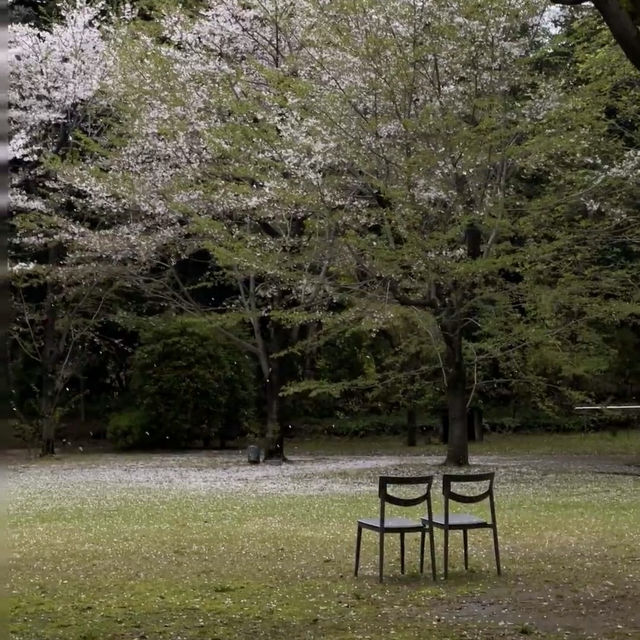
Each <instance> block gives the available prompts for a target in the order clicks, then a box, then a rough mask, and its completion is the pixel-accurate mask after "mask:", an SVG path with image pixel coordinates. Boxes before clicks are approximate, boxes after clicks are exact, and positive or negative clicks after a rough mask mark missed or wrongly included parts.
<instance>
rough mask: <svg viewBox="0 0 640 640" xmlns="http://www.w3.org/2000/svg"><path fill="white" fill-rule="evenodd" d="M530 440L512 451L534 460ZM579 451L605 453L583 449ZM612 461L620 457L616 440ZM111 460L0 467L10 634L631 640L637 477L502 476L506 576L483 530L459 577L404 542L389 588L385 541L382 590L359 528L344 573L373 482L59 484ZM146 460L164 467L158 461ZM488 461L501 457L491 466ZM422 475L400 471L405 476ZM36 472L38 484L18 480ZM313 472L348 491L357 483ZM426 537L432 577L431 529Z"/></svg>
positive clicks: (197, 463)
mask: <svg viewBox="0 0 640 640" xmlns="http://www.w3.org/2000/svg"><path fill="white" fill-rule="evenodd" d="M619 437H620V438H627V437H628V438H629V440H620V441H618V440H612V441H611V442H610V441H609V440H607V439H606V438H607V436H602V442H604V443H606V444H607V446H608V447H609V448H608V450H607V454H613V453H615V452H616V451H618V449H617V448H616V447H618V444H617V442H632V443H635V444H637V443H638V439H637V436H636V434H634V435H629V436H626V435H621V436H619ZM565 438H568V439H566V440H565ZM579 438H580V436H569V437H567V436H562V437H555V438H544V442H546V444H545V445H544V447H546V446H551V444H552V441H553V440H555V442H556V449H557V448H559V446H560V445H559V443H560V442H561V443H562V448H563V450H564V448H565V446H567V443H571V444H570V448H571V449H572V451H573V452H575V453H584V452H585V451H584V450H583V449H582V448H581V447H582V444H581V440H580V439H579ZM492 440H493V439H492ZM535 442H536V440H535V439H533V438H532V439H531V441H530V442H527V443H526V446H525V445H524V444H523V445H522V446H523V449H524V450H526V451H527V452H531V447H532V446H533V444H534V443H535ZM540 442H542V441H540ZM370 444H374V445H375V443H370ZM609 445H611V446H609ZM376 446H377V445H375V446H374V449H375V447H376ZM492 446H495V447H502V449H500V451H502V452H505V451H506V452H509V449H508V447H507V444H506V442H505V441H503V440H502V439H498V438H496V442H493V443H492V442H486V443H483V444H479V445H478V447H479V448H481V450H482V451H483V452H488V451H495V450H496V449H491V447H492ZM591 447H592V449H593V448H594V447H595V449H596V450H600V447H601V444H600V443H599V441H598V443H597V444H596V443H595V439H592V440H591ZM474 449H475V447H474ZM612 449H613V451H612ZM291 450H293V447H291ZM541 450H545V449H544V448H541V449H538V450H536V453H540V451H541ZM620 450H621V451H622V452H623V453H629V448H628V446H627V447H626V448H624V447H621V449H620ZM385 452H387V453H388V449H386V450H385ZM623 459H626V458H625V457H622V458H621V460H623ZM114 460H115V458H114V457H113V456H110V457H108V456H107V457H104V456H101V455H96V456H93V457H89V458H86V457H80V456H76V457H74V456H68V457H66V458H63V459H62V460H60V459H58V460H54V461H37V462H34V463H29V464H26V465H25V466H24V467H22V468H17V469H16V470H13V471H12V470H10V492H11V505H10V509H9V542H10V574H9V596H10V598H9V601H10V607H11V612H10V616H11V620H10V627H11V637H12V638H14V639H15V640H18V639H21V640H22V639H23V640H49V639H50V640H54V639H60V640H63V639H64V640H107V639H118V640H125V639H127V640H133V639H136V638H138V639H141V638H148V639H150V640H151V639H156V638H157V639H159V640H169V639H171V640H178V639H181V640H192V639H193V640H195V639H202V640H204V639H209V640H211V639H216V638H218V639H220V640H223V639H224V640H236V639H243V638H278V639H279V638H285V639H289V640H296V639H303V638H336V639H340V638H344V639H347V638H371V639H381V638H389V637H393V638H399V639H409V638H422V639H424V640H430V639H434V640H435V639H436V638H438V639H445V640H446V639H447V638H449V639H454V638H456V639H457V638H483V639H491V638H496V639H497V638H518V637H522V636H523V635H531V636H532V637H544V638H548V639H551V638H558V639H559V638H566V637H570V638H587V637H589V638H603V639H605V638H607V639H609V638H610V639H614V638H629V637H636V638H637V637H639V636H638V634H640V617H639V616H638V613H637V612H636V609H637V597H638V594H639V593H640V550H639V543H640V533H639V532H640V498H639V496H640V478H638V477H636V476H633V475H629V476H627V475H613V474H599V473H590V472H580V473H564V472H563V469H562V465H559V467H558V469H557V470H556V471H554V472H552V473H549V472H545V473H544V474H542V473H537V471H536V468H535V465H531V466H527V465H526V464H524V463H523V465H522V466H517V467H515V468H514V467H513V466H511V467H510V468H509V469H507V468H506V467H505V470H504V472H500V471H499V473H498V481H497V498H498V508H499V511H498V516H499V523H500V537H501V551H502V555H503V565H504V575H503V576H502V577H497V576H496V574H495V570H494V566H493V556H492V552H491V544H490V536H489V534H488V533H487V532H472V533H471V534H470V547H471V571H470V572H468V573H465V572H464V571H463V569H462V566H461V565H462V560H461V553H460V548H459V547H460V546H461V545H460V542H459V540H458V539H457V538H454V540H453V543H454V546H453V554H452V573H451V577H450V579H449V580H447V581H446V582H445V581H442V580H439V581H438V582H437V583H433V582H432V581H431V579H430V578H429V577H428V574H425V576H420V575H419V574H418V573H417V572H416V564H417V563H416V559H417V544H416V540H412V541H411V544H409V545H408V549H407V559H408V574H407V575H405V576H401V575H399V570H398V562H397V542H396V540H390V541H389V543H388V562H387V564H386V572H385V573H386V576H387V579H386V580H385V583H384V584H383V585H379V584H378V582H377V580H376V562H375V559H376V538H375V536H374V535H373V534H371V533H370V532H365V533H364V536H363V550H362V561H363V565H362V573H361V576H359V577H358V578H354V577H353V575H352V570H353V569H352V567H353V544H354V539H355V519H356V518H357V517H359V516H365V515H371V514H374V513H375V511H376V508H377V502H376V496H375V488H374V487H373V486H372V490H371V491H365V492H362V491H355V492H353V493H346V494H345V493H338V492H331V491H330V490H329V491H327V490H324V491H323V492H318V494H316V495H295V483H293V485H292V484H291V483H289V484H287V483H285V482H284V481H283V488H284V491H283V493H282V495H255V492H253V491H252V490H251V486H249V489H248V490H246V489H245V490H242V491H238V492H229V493H225V494H222V493H220V492H216V491H214V490H212V491H210V492H208V491H195V490H191V489H184V488H182V487H181V486H180V484H176V485H173V484H170V485H169V486H168V487H166V488H164V489H163V488H160V487H153V486H149V487H141V486H137V487H136V486H134V485H132V486H126V483H120V484H117V485H114V486H112V487H110V488H105V487H104V486H103V485H102V484H100V482H102V481H100V482H92V481H87V482H86V483H85V482H79V483H76V484H74V485H73V486H70V485H69V484H65V478H66V476H65V473H66V472H65V469H67V470H68V469H71V470H76V471H77V470H80V471H83V472H84V471H87V472H88V473H89V474H90V473H92V471H91V469H92V468H93V467H95V466H96V465H98V464H99V463H100V461H103V462H105V461H106V464H107V465H112V466H114V474H116V475H117V474H126V473H130V468H129V467H126V464H134V463H136V460H145V458H144V457H143V456H138V457H136V456H123V457H122V458H118V459H117V460H116V462H114ZM154 460H155V462H154V464H155V463H157V464H158V466H159V468H160V469H161V468H162V461H163V457H162V456H156V457H155V459H154ZM120 461H124V462H122V464H123V465H125V466H121V467H120V466H119V465H120V464H121V462H120ZM502 462H511V463H513V459H509V458H504V459H500V460H496V466H498V467H499V466H500V465H501V464H502ZM125 463H126V464H125ZM172 464H173V466H174V467H175V465H176V464H178V466H179V465H180V464H182V463H181V462H180V461H178V463H176V462H175V460H174V462H172ZM216 464H218V462H217V459H216V458H215V457H213V456H212V457H196V458H193V457H190V456H186V457H185V459H184V467H185V469H186V470H190V472H192V473H197V472H198V470H200V469H205V468H206V467H207V466H211V465H216ZM242 468H243V469H244V468H245V467H244V466H243V467H242ZM246 468H247V469H248V468H249V467H248V466H246ZM262 468H263V465H261V466H260V469H261V470H263V469H262ZM194 469H195V471H194ZM421 470H422V469H421V468H419V467H418V466H417V465H416V464H415V462H414V463H412V462H411V460H408V461H407V464H406V466H405V467H404V468H403V472H406V473H413V472H418V471H421ZM18 471H20V473H18ZM429 471H430V472H433V471H435V472H436V473H439V470H437V469H429ZM635 471H636V472H637V468H636V469H635ZM285 472H286V470H285ZM34 473H41V474H43V475H42V476H38V478H40V477H42V478H43V479H46V481H44V480H43V482H42V484H39V482H40V480H38V482H32V481H31V480H30V479H29V474H34ZM49 473H51V476H49V475H47V474H49ZM159 473H160V474H161V473H162V472H161V471H160V472H159ZM274 473H279V471H277V470H275V471H274ZM327 473H328V477H329V478H331V477H335V478H336V479H337V478H344V477H350V478H352V479H353V480H357V479H358V478H361V477H362V476H363V474H364V473H365V472H362V471H349V472H341V473H335V474H332V472H327ZM376 473H377V471H376ZM366 474H368V475H366V478H367V479H368V478H369V477H370V476H371V477H373V476H374V475H375V473H374V471H371V470H369V471H367V472H366ZM88 477H90V476H88ZM178 477H179V476H178ZM256 482H258V480H256ZM372 484H373V483H372ZM438 490H439V485H438ZM436 499H437V500H438V499H439V498H438V497H437V493H436ZM436 543H437V553H438V560H439V562H440V568H441V538H440V536H439V535H438V534H436ZM554 616H557V617H558V619H559V620H560V623H559V626H560V627H561V629H560V630H558V629H557V628H556V626H557V625H556V623H555V622H554V620H553V618H554ZM634 616H635V617H634ZM616 625H620V627H618V626H616ZM635 625H637V626H635ZM567 629H568V630H569V631H568V633H569V635H566V633H567Z"/></svg>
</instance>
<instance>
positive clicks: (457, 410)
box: [443, 319, 469, 466]
mask: <svg viewBox="0 0 640 640" xmlns="http://www.w3.org/2000/svg"><path fill="white" fill-rule="evenodd" d="M443 337H444V342H445V345H446V353H445V373H446V379H447V409H448V412H449V439H448V442H447V458H446V460H445V464H448V465H457V466H463V465H468V464H469V442H468V437H467V436H468V433H467V390H466V375H465V363H464V357H463V354H462V328H461V326H460V323H459V322H458V321H457V320H456V319H453V320H452V321H450V322H448V323H447V324H446V329H445V331H443Z"/></svg>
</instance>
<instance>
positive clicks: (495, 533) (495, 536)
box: [492, 525, 501, 575]
mask: <svg viewBox="0 0 640 640" xmlns="http://www.w3.org/2000/svg"><path fill="white" fill-rule="evenodd" d="M492 529H493V550H494V552H495V554H496V569H497V570H498V575H500V574H501V571H500V549H499V548H498V527H496V526H495V525H493V527H492Z"/></svg>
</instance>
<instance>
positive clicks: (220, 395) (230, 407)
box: [109, 318, 257, 448]
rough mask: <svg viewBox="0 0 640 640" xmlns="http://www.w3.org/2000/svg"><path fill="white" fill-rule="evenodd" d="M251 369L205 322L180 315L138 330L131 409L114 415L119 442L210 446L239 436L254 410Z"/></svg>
mask: <svg viewBox="0 0 640 640" xmlns="http://www.w3.org/2000/svg"><path fill="white" fill-rule="evenodd" d="M256 387H257V382H256V377H255V367H254V365H253V362H252V360H251V359H250V357H249V356H248V355H247V354H245V353H244V352H242V351H240V350H239V349H238V347H236V346H235V345H234V344H232V343H231V342H230V341H229V340H227V339H225V338H223V337H222V336H221V335H220V334H219V333H218V332H217V331H216V330H215V327H213V326H212V325H211V324H210V322H209V321H207V320H204V319H198V318H189V319H185V318H179V319H173V320H171V321H169V322H165V323H164V324H162V325H156V326H154V327H152V328H150V329H148V330H147V331H145V332H143V334H142V336H141V344H140V346H139V347H138V349H137V350H136V352H135V354H134V356H133V360H132V367H131V394H132V399H133V402H134V406H135V410H129V411H126V412H124V413H121V414H117V415H116V416H114V417H112V420H111V423H110V426H109V437H110V438H111V439H112V441H113V442H114V444H115V445H116V446H120V447H172V448H175V447H187V446H193V445H202V446H205V447H208V446H210V444H212V443H213V441H214V439H216V438H217V439H218V440H219V441H220V444H221V446H224V443H225V441H227V440H229V439H232V438H234V437H237V436H238V435H241V434H242V433H243V432H244V430H245V429H246V427H247V424H248V422H249V421H250V419H251V417H252V416H253V413H254V410H255V397H256Z"/></svg>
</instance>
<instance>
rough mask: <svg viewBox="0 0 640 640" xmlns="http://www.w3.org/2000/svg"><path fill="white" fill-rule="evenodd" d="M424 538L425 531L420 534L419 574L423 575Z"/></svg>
mask: <svg viewBox="0 0 640 640" xmlns="http://www.w3.org/2000/svg"><path fill="white" fill-rule="evenodd" d="M424 538H425V530H424V529H423V530H422V531H421V532H420V573H424Z"/></svg>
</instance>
